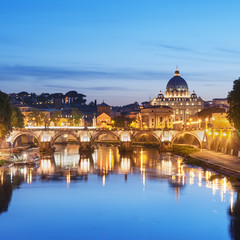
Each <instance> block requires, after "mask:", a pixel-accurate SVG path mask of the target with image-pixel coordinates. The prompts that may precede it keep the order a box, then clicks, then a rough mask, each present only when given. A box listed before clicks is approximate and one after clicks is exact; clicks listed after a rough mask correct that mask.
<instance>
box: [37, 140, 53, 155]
mask: <svg viewBox="0 0 240 240" xmlns="http://www.w3.org/2000/svg"><path fill="white" fill-rule="evenodd" d="M39 151H40V152H45V153H52V152H54V148H53V147H52V144H51V142H41V143H40V149H39Z"/></svg>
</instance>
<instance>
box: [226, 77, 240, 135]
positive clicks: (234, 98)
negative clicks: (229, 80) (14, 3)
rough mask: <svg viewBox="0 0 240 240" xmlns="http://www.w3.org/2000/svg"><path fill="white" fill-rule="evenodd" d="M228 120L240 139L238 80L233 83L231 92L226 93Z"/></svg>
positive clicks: (239, 86) (239, 90) (239, 83)
mask: <svg viewBox="0 0 240 240" xmlns="http://www.w3.org/2000/svg"><path fill="white" fill-rule="evenodd" d="M227 99H228V103H229V111H228V118H229V121H230V122H231V123H233V124H234V127H235V128H236V130H237V133H238V136H239V137H240V78H238V80H235V81H234V82H233V90H232V91H231V92H229V93H228V98H227Z"/></svg>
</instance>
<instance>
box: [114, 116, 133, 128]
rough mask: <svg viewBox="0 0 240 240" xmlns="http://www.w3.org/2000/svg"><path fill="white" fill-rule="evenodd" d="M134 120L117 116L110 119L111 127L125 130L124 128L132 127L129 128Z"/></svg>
mask: <svg viewBox="0 0 240 240" xmlns="http://www.w3.org/2000/svg"><path fill="white" fill-rule="evenodd" d="M135 120H136V119H135V118H134V119H131V118H129V117H125V116H118V117H115V118H113V119H112V124H113V127H119V128H126V127H133V125H132V126H131V123H132V122H133V121H135Z"/></svg>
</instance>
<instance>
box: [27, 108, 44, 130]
mask: <svg viewBox="0 0 240 240" xmlns="http://www.w3.org/2000/svg"><path fill="white" fill-rule="evenodd" d="M28 122H30V123H31V124H32V125H34V126H44V125H46V124H47V123H48V119H47V116H46V114H44V113H43V112H41V111H38V110H37V109H33V110H32V111H31V112H30V113H29V114H28Z"/></svg>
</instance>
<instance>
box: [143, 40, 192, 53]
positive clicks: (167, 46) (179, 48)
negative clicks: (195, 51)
mask: <svg viewBox="0 0 240 240" xmlns="http://www.w3.org/2000/svg"><path fill="white" fill-rule="evenodd" d="M143 44H144V45H147V46H151V47H154V48H155V50H156V47H157V48H165V49H168V50H173V51H181V52H192V49H190V48H186V47H183V46H179V45H171V44H166V43H159V42H144V43H143Z"/></svg>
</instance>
